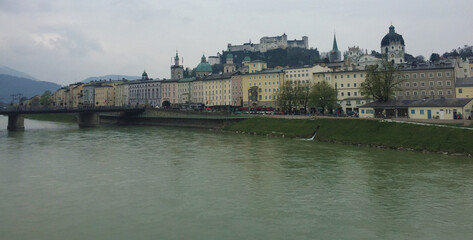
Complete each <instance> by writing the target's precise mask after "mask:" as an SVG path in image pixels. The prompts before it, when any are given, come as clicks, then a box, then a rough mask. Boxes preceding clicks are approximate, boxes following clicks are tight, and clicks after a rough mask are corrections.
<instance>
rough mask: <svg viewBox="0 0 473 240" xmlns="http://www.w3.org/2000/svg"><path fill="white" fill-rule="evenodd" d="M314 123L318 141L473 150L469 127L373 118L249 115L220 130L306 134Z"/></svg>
mask: <svg viewBox="0 0 473 240" xmlns="http://www.w3.org/2000/svg"><path fill="white" fill-rule="evenodd" d="M317 126H320V129H319V131H318V133H317V137H316V138H317V139H319V140H321V141H328V142H339V143H348V144H362V145H369V146H383V147H387V148H397V149H413V150H417V151H422V150H427V151H432V152H449V153H465V154H473V147H472V146H473V131H472V130H467V129H455V128H447V127H435V126H420V125H413V124H406V123H393V122H381V121H377V120H364V119H313V120H309V119H305V120H301V119H280V118H278V119H273V118H252V119H246V120H243V121H241V122H238V123H235V124H232V125H229V126H226V127H225V128H224V130H227V131H238V132H246V133H256V134H262V135H274V136H282V135H284V137H290V138H309V137H310V136H311V134H312V133H313V132H314V130H315V129H316V128H317Z"/></svg>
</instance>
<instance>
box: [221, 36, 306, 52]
mask: <svg viewBox="0 0 473 240" xmlns="http://www.w3.org/2000/svg"><path fill="white" fill-rule="evenodd" d="M288 47H298V48H304V49H308V48H309V38H308V37H307V36H303V37H302V40H296V39H294V40H289V41H288V40H287V35H286V34H285V33H284V34H283V35H281V36H276V37H262V38H261V39H260V43H259V44H258V43H251V41H250V42H248V43H243V45H232V44H230V43H229V44H228V51H231V52H238V51H249V52H266V51H269V50H273V49H279V48H280V49H286V48H288Z"/></svg>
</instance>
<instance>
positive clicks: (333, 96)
mask: <svg viewBox="0 0 473 240" xmlns="http://www.w3.org/2000/svg"><path fill="white" fill-rule="evenodd" d="M309 105H310V106H314V107H317V108H322V112H325V110H326V109H327V110H328V109H334V108H335V107H336V105H337V90H335V88H333V87H332V86H331V85H330V84H328V83H327V82H318V83H317V84H315V85H314V86H312V87H311V89H310V97H309Z"/></svg>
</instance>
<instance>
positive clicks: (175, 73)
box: [171, 51, 184, 80]
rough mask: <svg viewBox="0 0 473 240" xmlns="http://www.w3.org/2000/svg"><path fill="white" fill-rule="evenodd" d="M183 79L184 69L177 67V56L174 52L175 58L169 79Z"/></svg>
mask: <svg viewBox="0 0 473 240" xmlns="http://www.w3.org/2000/svg"><path fill="white" fill-rule="evenodd" d="M183 77H184V67H183V66H182V65H179V55H178V53H177V51H176V56H175V57H174V65H172V66H171V79H172V80H176V79H181V78H183Z"/></svg>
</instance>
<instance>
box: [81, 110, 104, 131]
mask: <svg viewBox="0 0 473 240" xmlns="http://www.w3.org/2000/svg"><path fill="white" fill-rule="evenodd" d="M77 120H78V122H79V127H80V128H90V127H98V126H99V124H100V117H99V113H97V112H84V113H79V117H78V118H77Z"/></svg>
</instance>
